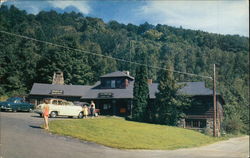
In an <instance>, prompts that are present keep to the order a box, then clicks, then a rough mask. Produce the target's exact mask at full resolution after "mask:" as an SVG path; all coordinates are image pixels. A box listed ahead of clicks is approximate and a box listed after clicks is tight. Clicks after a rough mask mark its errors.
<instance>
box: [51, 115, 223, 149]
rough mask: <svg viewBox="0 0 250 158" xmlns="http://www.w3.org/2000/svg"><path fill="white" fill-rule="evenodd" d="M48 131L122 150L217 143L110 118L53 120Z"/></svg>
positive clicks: (189, 132) (180, 130) (184, 132)
mask: <svg viewBox="0 0 250 158" xmlns="http://www.w3.org/2000/svg"><path fill="white" fill-rule="evenodd" d="M50 132H52V133H56V134H61V135H67V136H72V137H76V138H79V139H82V140H87V141H91V142H96V143H99V144H103V145H105V146H109V147H114V148H123V149H162V150H165V149H178V148H187V147H196V146H201V145H205V144H209V143H213V142H216V141H218V140H221V138H213V137H209V136H206V135H203V134H201V133H199V132H195V131H193V130H188V129H183V128H178V127H170V126H162V125H153V124H147V123H138V122H133V121H126V120H124V119H122V118H114V117H104V118H94V119H75V120H55V121H51V122H50Z"/></svg>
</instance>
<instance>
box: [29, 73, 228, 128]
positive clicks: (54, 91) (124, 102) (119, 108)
mask: <svg viewBox="0 0 250 158" xmlns="http://www.w3.org/2000/svg"><path fill="white" fill-rule="evenodd" d="M178 84H183V87H182V88H181V89H180V91H179V93H180V95H181V94H185V95H188V96H190V97H192V98H193V99H194V100H195V101H196V102H195V104H192V106H191V107H190V108H189V109H188V110H186V112H185V113H186V115H187V117H186V119H184V120H182V122H181V125H182V126H183V127H185V128H204V127H209V128H210V127H212V123H213V91H212V90H210V89H209V88H206V87H205V82H182V83H178ZM148 86H149V92H150V100H151V101H152V102H153V101H154V99H155V93H157V92H158V83H152V80H148ZM133 87H134V77H132V76H130V74H129V72H128V71H125V72H121V71H117V72H112V73H109V74H106V75H103V76H101V77H100V81H98V82H97V83H96V84H95V85H93V86H84V85H65V84H43V83H34V84H33V87H32V89H31V91H30V95H29V98H30V100H31V101H32V102H33V103H34V104H36V105H37V104H39V103H41V101H42V100H43V99H44V98H48V97H54V98H62V99H66V100H69V101H82V102H90V101H92V100H93V101H94V102H95V104H96V108H98V109H100V113H101V114H102V115H118V116H128V115H130V114H131V108H132V106H133V104H132V99H133ZM217 98H218V100H217V104H218V107H219V115H220V116H221V117H220V118H222V105H223V104H224V101H223V99H222V97H221V96H220V95H217Z"/></svg>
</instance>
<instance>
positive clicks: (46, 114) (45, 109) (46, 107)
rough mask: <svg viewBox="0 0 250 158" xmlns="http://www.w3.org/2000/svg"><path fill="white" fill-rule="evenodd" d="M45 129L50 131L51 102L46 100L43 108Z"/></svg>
mask: <svg viewBox="0 0 250 158" xmlns="http://www.w3.org/2000/svg"><path fill="white" fill-rule="evenodd" d="M43 118H44V128H45V129H46V130H49V101H48V100H44V107H43Z"/></svg>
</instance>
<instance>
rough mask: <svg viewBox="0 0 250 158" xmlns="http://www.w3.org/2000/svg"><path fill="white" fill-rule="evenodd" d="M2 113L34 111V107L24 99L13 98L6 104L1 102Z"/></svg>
mask: <svg viewBox="0 0 250 158" xmlns="http://www.w3.org/2000/svg"><path fill="white" fill-rule="evenodd" d="M0 108H1V111H13V112H16V111H32V110H33V109H34V105H33V104H30V103H27V102H25V100H24V98H21V97H11V98H9V99H7V100H6V101H4V102H0Z"/></svg>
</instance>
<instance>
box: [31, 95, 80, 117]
mask: <svg viewBox="0 0 250 158" xmlns="http://www.w3.org/2000/svg"><path fill="white" fill-rule="evenodd" d="M46 100H48V103H49V113H50V115H49V116H50V117H52V118H53V117H56V116H71V117H74V116H75V117H78V118H82V117H83V112H82V107H81V106H76V105H74V104H73V103H72V102H68V101H66V100H63V99H57V98H49V99H46ZM44 105H45V104H44V103H43V104H39V105H38V106H37V107H36V108H35V110H34V112H35V113H38V114H39V115H40V116H42V111H43V107H44Z"/></svg>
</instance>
